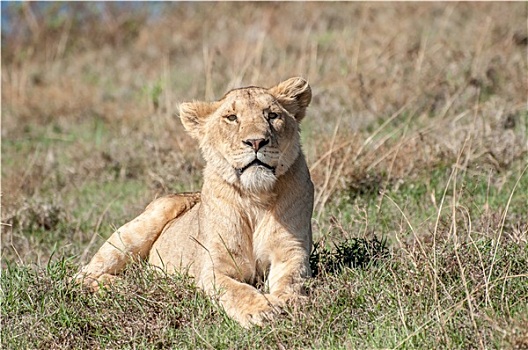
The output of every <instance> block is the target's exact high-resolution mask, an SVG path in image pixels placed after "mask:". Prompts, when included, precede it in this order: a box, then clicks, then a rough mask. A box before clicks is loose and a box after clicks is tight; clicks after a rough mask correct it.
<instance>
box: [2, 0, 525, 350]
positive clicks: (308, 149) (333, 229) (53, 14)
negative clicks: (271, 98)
mask: <svg viewBox="0 0 528 350" xmlns="http://www.w3.org/2000/svg"><path fill="white" fill-rule="evenodd" d="M156 6H157V7H150V8H147V7H145V6H143V5H139V4H127V5H122V6H121V5H112V4H104V5H98V6H94V5H93V4H90V3H76V4H69V5H68V6H66V7H62V8H61V5H58V4H52V5H50V6H49V7H47V8H44V9H42V8H39V5H38V4H36V3H22V4H11V5H10V6H8V7H7V11H10V13H9V14H10V16H11V18H12V22H11V25H12V27H11V30H10V31H9V32H8V31H6V30H3V31H2V130H1V132H2V134H1V136H2V198H1V200H2V223H3V226H2V269H3V271H5V272H4V276H6V275H7V276H10V277H9V278H11V276H26V277H23V278H22V277H20V280H21V281H22V280H24V281H25V282H24V283H28V285H29V286H33V287H38V288H37V290H36V291H35V293H36V294H31V295H29V299H31V300H34V299H35V298H36V299H38V298H40V297H43V295H45V289H46V288H44V287H42V286H39V283H40V282H42V281H44V282H43V283H48V284H50V283H51V285H52V284H53V283H58V281H61V280H62V277H60V275H61V274H67V273H69V272H71V270H72V269H73V268H74V267H75V266H71V265H68V264H66V265H65V266H62V265H60V264H59V265H60V266H62V267H60V266H59V267H57V268H58V269H59V270H60V271H59V272H57V274H58V275H57V276H58V277H57V276H55V275H53V274H52V273H50V272H49V271H48V272H47V274H44V277H42V276H40V277H36V276H37V275H32V273H30V272H28V273H26V272H23V271H26V270H25V269H26V268H27V266H28V265H31V264H36V265H37V266H40V267H44V266H48V260H50V259H51V262H52V263H53V264H57V261H60V259H61V258H63V257H67V258H71V257H74V258H73V263H72V264H73V265H77V264H78V263H80V261H79V260H81V259H80V257H84V258H86V256H89V255H90V254H92V253H93V252H94V250H95V249H96V248H97V246H98V245H99V244H101V243H102V242H103V240H104V238H105V237H106V236H107V235H108V234H109V233H110V232H111V231H112V227H115V226H119V225H121V224H122V223H123V222H124V221H125V220H127V219H130V218H131V217H133V216H134V215H135V214H136V213H138V212H139V211H140V210H141V209H142V208H143V207H144V206H145V205H146V204H147V203H148V202H149V201H150V200H151V199H152V198H154V197H155V196H157V195H160V194H163V193H167V192H171V191H182V190H187V191H189V190H197V189H199V187H200V183H201V175H200V170H201V167H202V166H203V161H202V159H201V157H200V154H199V151H198V150H197V146H196V145H195V143H194V142H193V141H192V140H191V139H190V138H189V137H188V136H187V135H185V133H184V131H183V128H182V127H181V125H180V123H179V121H178V120H177V117H176V113H177V104H178V102H181V101H186V100H192V99H213V98H217V97H220V96H222V95H223V93H224V92H225V91H227V90H229V89H231V88H233V87H238V86H244V85H253V84H257V85H263V86H270V85H272V84H274V83H276V82H278V81H280V80H282V79H284V78H287V77H290V76H294V75H302V76H304V77H306V78H308V79H309V81H310V83H311V85H312V87H313V91H314V98H313V102H312V105H311V107H310V109H309V113H308V117H307V118H306V119H305V121H304V122H303V123H304V124H303V133H302V138H303V142H304V150H305V153H306V154H307V158H308V161H309V164H310V167H311V169H310V170H311V173H312V177H313V180H314V183H315V185H316V208H315V213H314V230H315V234H316V237H317V239H318V240H319V239H323V240H324V241H325V242H327V243H328V242H334V243H336V245H337V247H341V248H343V247H346V244H347V243H346V242H348V244H349V243H350V242H363V241H362V240H366V241H367V242H368V241H369V240H371V239H372V237H374V236H376V237H379V238H386V239H387V240H388V242H389V245H390V250H391V255H390V258H387V259H388V260H387V261H386V262H385V263H383V262H382V264H381V266H377V267H376V266H374V267H371V268H369V267H367V268H365V269H352V270H346V271H348V272H345V273H342V274H338V275H333V274H330V273H329V274H328V275H324V274H323V275H321V276H319V277H318V278H317V279H315V280H314V281H312V282H311V283H312V284H313V285H312V287H313V288H312V289H311V293H312V297H313V300H314V305H313V306H312V307H308V309H307V310H304V311H303V310H297V311H296V312H297V313H296V314H295V315H296V316H295V318H297V319H300V321H299V322H293V323H288V322H287V321H285V322H284V323H282V324H280V325H278V326H277V327H276V328H273V332H275V333H273V334H275V335H274V336H273V337H272V336H271V335H269V336H264V335H263V333H258V332H257V333H254V334H252V335H251V336H248V337H249V338H248V337H246V336H245V335H242V334H241V333H237V334H238V335H237V336H235V337H234V338H233V339H225V338H223V337H222V336H219V335H218V334H217V331H216V332H215V331H214V329H215V327H216V326H217V324H216V322H215V321H212V322H210V321H207V320H206V319H204V318H203V317H201V316H200V315H199V312H200V310H204V309H203V308H205V310H206V312H211V313H213V314H214V315H216V316H214V317H217V319H216V320H217V321H218V322H220V324H221V327H224V328H222V329H231V328H232V327H233V325H232V324H230V323H229V321H228V320H227V321H226V320H225V319H223V318H222V317H223V316H222V315H219V314H218V313H217V311H214V310H215V309H214V308H211V307H210V306H208V305H207V304H204V303H207V302H206V301H204V300H203V299H200V298H201V297H198V296H196V292H195V291H193V290H191V289H188V288H187V287H186V288H187V289H186V288H183V289H182V290H181V291H180V289H179V288H177V287H175V285H174V283H173V282H172V281H167V280H163V279H162V280H160V279H159V278H154V277H151V276H150V277H149V275H146V276H143V275H141V276H139V277H138V276H136V274H135V273H134V272H132V273H131V275H132V277H130V280H131V281H139V280H141V279H142V278H143V279H146V280H149V281H150V280H153V281H155V283H154V284H153V287H152V288H154V289H155V287H156V286H159V288H165V287H167V288H168V289H171V288H173V289H174V290H175V292H174V294H171V296H168V297H166V298H164V297H163V296H162V295H160V294H159V293H158V292H157V291H150V290H149V289H148V288H147V287H145V288H146V289H145V290H143V289H142V290H141V291H140V292H138V294H139V295H140V297H138V298H136V299H134V298H135V297H132V299H134V300H135V301H134V302H135V304H134V305H135V306H134V312H133V313H132V315H137V314H141V315H147V316H148V315H152V314H156V313H157V312H158V311H159V309H158V307H159V306H160V305H165V306H166V305H173V304H174V303H177V302H178V301H177V300H179V299H178V298H179V297H180V296H178V295H179V294H178V293H180V292H181V294H182V297H183V295H185V296H186V297H188V296H189V295H191V298H193V297H192V295H194V297H195V298H198V299H196V300H198V301H197V303H196V304H194V305H195V306H197V308H196V310H193V311H191V312H190V314H181V315H180V314H175V313H166V314H162V315H160V316H159V318H158V319H156V320H155V321H156V322H158V323H155V324H154V325H149V326H146V325H139V324H138V325H136V324H133V321H132V320H128V319H127V321H126V322H127V325H126V327H125V328H126V330H124V331H123V332H122V333H121V334H120V333H119V331H118V330H117V329H114V328H112V327H110V328H108V324H111V323H114V322H117V320H116V319H115V318H112V317H113V316H111V315H110V314H108V315H106V314H105V315H95V316H94V319H93V320H92V321H91V323H90V322H88V323H86V320H87V319H89V316H88V314H85V313H82V315H81V316H82V317H81V316H80V318H79V319H73V321H72V322H74V323H75V322H78V323H75V324H76V327H77V326H78V327H80V331H79V334H82V337H84V338H83V339H84V340H83V342H82V343H80V344H81V345H79V346H80V347H91V346H93V345H94V344H109V347H119V346H124V344H128V345H133V343H130V337H131V334H134V332H136V333H138V332H139V333H140V334H143V335H145V336H146V337H147V338H145V339H151V341H152V343H154V344H161V345H159V346H160V347H167V346H170V345H174V344H180V346H179V347H182V345H181V343H178V342H181V341H182V339H186V340H187V341H188V343H187V345H188V346H195V347H208V345H211V344H213V345H216V346H215V347H247V346H249V344H262V347H275V348H277V347H279V348H280V347H281V346H282V347H286V348H296V347H297V348H299V347H305V346H308V344H311V345H310V346H311V347H320V348H328V347H344V348H358V347H363V348H364V347H400V346H401V347H409V348H423V347H424V346H425V347H427V345H438V346H439V347H443V348H453V347H465V348H467V347H477V348H492V347H503V346H505V344H507V345H508V346H511V347H513V348H519V349H521V348H523V347H525V344H526V343H527V340H526V339H527V338H526V334H525V332H524V331H523V329H525V328H526V322H527V320H526V317H524V318H523V317H520V316H519V315H520V313H522V311H523V310H525V309H522V307H521V306H520V305H519V304H518V303H517V302H516V300H520V301H523V300H524V301H526V298H527V291H526V288H525V287H522V285H523V284H522V282H525V281H526V275H525V273H526V272H525V269H523V267H522V266H523V265H522V264H523V263H524V262H526V261H527V260H528V258H527V255H526V249H525V248H527V246H526V245H527V244H528V243H527V235H528V221H527V218H526V207H528V199H527V196H526V193H525V192H526V191H525V188H526V186H527V185H528V180H527V179H528V175H527V173H526V168H525V167H526V164H527V163H528V137H527V135H528V113H527V112H526V110H527V101H526V96H527V91H528V79H527V73H526V72H527V71H528V62H527V37H528V34H527V29H526V18H527V16H528V12H527V11H528V6H527V5H526V3H507V4H505V3H423V4H419V3H402V4H394V3H386V4H383V3H331V4H326V3H248V4H245V3H236V4H234V3H222V2H221V3H214V4H205V3H197V4H195V3H167V4H158V5H156ZM153 9H155V10H156V11H157V12H156V11H155V14H154V15H153V14H152V11H153ZM149 11H151V12H150V13H149ZM350 239H357V241H353V240H352V241H350ZM90 242H91V243H92V244H90ZM339 242H345V243H343V245H342V246H340V245H339V244H341V243H339ZM87 247H88V248H87ZM354 247H355V246H354ZM354 249H356V248H354ZM83 253H86V254H83ZM367 255H368V254H367ZM334 257H335V256H334ZM13 266H14V267H13ZM52 266H57V265H52ZM9 268H10V269H12V270H13V271H15V272H8V271H11V270H9ZM515 276H517V277H515ZM2 278H3V281H2V283H3V288H5V286H6V284H7V283H15V282H12V281H14V280H11V279H9V278H7V277H6V278H4V277H2ZM13 278H14V277H13ZM17 278H18V277H17ZM15 279H16V278H15ZM10 281H11V282H10ZM4 283H6V284H4ZM167 283H169V284H170V287H169V286H167V285H166V284H167ZM335 286H338V287H337V288H334V287H335ZM18 287H20V289H21V290H23V289H24V288H26V287H27V286H26V287H23V286H22V282H20V285H18ZM13 288H15V289H16V288H17V285H16V283H15V284H14V287H13ZM42 288H44V289H42ZM62 288H64V289H62ZM68 288H70V287H68V286H66V285H64V286H62V285H61V287H60V288H59V289H58V290H59V292H58V293H59V294H60V293H66V294H67V295H70V294H68V293H70V292H71V290H70V289H68ZM156 288H157V287H156ZM523 288H524V289H523ZM380 290H385V291H386V292H380ZM119 293H122V294H123V295H125V296H123V297H122V296H121V294H118V296H116V297H115V299H111V300H106V299H104V298H102V299H95V301H90V300H91V299H89V298H88V297H86V298H85V296H83V297H79V298H80V299H79V298H77V299H76V297H73V296H71V298H73V299H68V298H70V297H68V298H66V299H68V300H70V301H68V302H66V304H62V299H61V298H62V297H60V296H58V295H57V296H54V297H53V298H55V299H53V300H55V302H57V303H58V304H59V306H60V305H62V306H60V307H63V308H65V309H64V310H66V311H65V312H66V314H68V315H69V316H68V317H74V316H72V314H73V312H71V311H72V310H76V309H78V308H82V307H83V305H84V306H85V307H86V305H88V306H89V307H94V308H96V309H97V307H102V306H105V307H109V308H110V309H113V308H114V309H115V310H119V309H120V308H122V307H125V308H126V301H127V298H128V297H126V293H127V288H124V289H122V290H120V292H119ZM145 293H146V294H148V298H147V299H148V300H149V301H148V302H147V301H145V300H143V299H142V298H145ZM176 294H178V295H176ZM61 295H62V294H61ZM120 298H121V299H120ZM376 298H379V299H380V300H379V301H377V300H376ZM15 299H16V298H15ZM22 299H24V298H22ZM10 300H11V299H10ZM24 300H25V299H24ZM156 300H157V301H156ZM151 301H152V303H151ZM156 302H159V303H160V304H159V305H158V304H156ZM337 302H338V303H337ZM377 303H384V304H382V305H383V306H380V307H378V308H377V307H376V306H375V305H377ZM30 304H31V302H29V301H28V305H30ZM123 305H124V306H123ZM182 305H183V306H182V307H190V306H192V305H193V304H192V303H191V304H185V303H184V304H182ZM200 305H201V306H200ZM204 305H205V306H204ZM4 306H5V305H4ZM4 306H3V307H4ZM15 309H16V307H14V308H13V309H9V310H10V311H9V312H8V313H7V316H8V320H7V321H5V319H4V317H5V316H6V314H5V313H4V310H6V309H2V316H3V317H2V318H3V321H2V322H3V324H4V322H7V323H6V324H7V325H8V326H9V327H11V326H12V325H13V324H12V320H10V319H9V317H10V315H20V314H21V311H16V310H15ZM88 309H89V310H92V309H90V308H88ZM162 309H163V308H162ZM17 310H18V309H17ZM350 310H352V312H353V314H352V315H350V314H348V313H349V311H350ZM413 310H414V311H415V312H414V313H413ZM512 310H513V311H512ZM41 311H42V310H41ZM44 311H46V310H44ZM28 312H29V313H28V314H27V316H26V317H27V318H25V319H24V320H25V321H23V324H31V323H32V322H35V320H38V317H39V312H38V311H35V310H32V311H28ZM304 312H306V314H305V313H304ZM347 312H348V313H347ZM70 313H71V314H70ZM25 315H26V314H25ZM310 315H311V316H310ZM99 316H100V317H99ZM219 318H220V320H219ZM59 319H61V318H59ZM61 320H62V319H61ZM24 322H26V323H24ZM175 322H176V323H175ZM39 324H40V323H39ZM87 324H89V325H91V326H90V327H93V328H83V327H88V326H87ZM320 324H328V328H325V327H323V328H320V327H319V325H320ZM351 324H352V325H353V326H354V327H353V329H351V328H350V327H351V326H350V325H351ZM375 325H378V327H377V326H375ZM312 326H313V327H314V329H316V330H317V331H314V330H313V329H311V328H310V327H312ZM36 327H37V328H38V327H41V328H38V331H39V332H44V333H46V332H48V333H50V332H51V333H53V332H56V334H58V335H60V336H59V338H57V339H63V341H62V342H61V341H60V340H57V341H55V342H54V341H53V337H51V338H49V337H48V338H46V339H47V340H46V342H44V343H38V341H37V340H27V339H26V340H27V343H25V345H26V346H27V345H28V344H30V345H31V346H30V347H57V348H60V347H68V346H70V345H71V344H72V343H71V341H72V339H73V338H72V337H75V333H68V332H65V331H64V329H66V328H67V327H65V326H60V325H59V326H52V325H42V326H36ZM53 327H56V328H53ZM105 327H106V328H105ZM142 327H143V328H142ZM156 327H157V328H156ZM196 327H202V328H203V329H204V331H203V332H201V333H200V332H198V333H200V334H201V335H200V336H201V337H202V336H203V337H204V338H200V339H201V340H190V339H194V338H192V337H196V334H197V331H196ZM75 329H76V328H75ZM140 329H141V330H140ZM167 329H178V330H182V332H181V333H178V332H179V331H177V332H175V333H171V332H169V333H166V332H167ZM296 329H297V330H299V329H301V331H297V330H296ZM102 330H106V331H108V332H110V333H112V334H114V336H115V337H114V338H112V337H110V338H105V339H106V340H105V342H103V343H98V342H99V341H101V338H98V335H97V334H99V333H98V332H101V331H102ZM141 332H143V333H141ZM185 332H188V333H185ZM291 332H293V333H295V334H307V336H306V337H305V338H302V339H298V341H297V342H296V341H295V340H292V339H290V338H291V334H290V333H291ZM332 332H334V333H335V334H334V333H332ZM523 332H524V333H523ZM182 334H183V335H182ZM191 336H192V337H191ZM3 337H5V335H4V333H3ZM61 337H62V338H61ZM148 337H150V338H148ZM182 337H183V338H182ZM260 337H261V338H260ZM24 339H25V338H24ZM123 339H125V340H126V339H128V340H129V342H128V343H127V342H126V341H125V340H123ZM286 339H287V340H286ZM202 340H203V341H202ZM2 341H4V339H3V340H2ZM32 341H35V342H32ZM157 341H158V342H159V343H156V342H157ZM222 341H224V343H222ZM123 342H124V343H123ZM11 344H14V343H11ZM21 344H22V345H24V343H20V344H19V345H21ZM141 344H147V343H141ZM189 344H192V345H189ZM222 344H223V346H221V345H222ZM226 344H229V345H227V346H226Z"/></svg>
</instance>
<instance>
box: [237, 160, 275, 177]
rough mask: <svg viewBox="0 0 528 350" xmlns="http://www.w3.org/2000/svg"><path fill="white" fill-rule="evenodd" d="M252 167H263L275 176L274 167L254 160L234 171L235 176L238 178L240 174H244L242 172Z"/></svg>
mask: <svg viewBox="0 0 528 350" xmlns="http://www.w3.org/2000/svg"><path fill="white" fill-rule="evenodd" d="M253 166H262V167H264V168H266V169H269V170H271V171H272V172H273V174H275V168H274V167H272V166H271V165H268V164H266V163H264V162H262V161H260V160H259V159H257V158H255V160H254V161H252V162H251V163H249V164H248V165H246V166H244V167H243V168H239V169H236V172H237V175H238V176H240V175H242V173H244V171H246V170H247V169H249V168H251V167H253Z"/></svg>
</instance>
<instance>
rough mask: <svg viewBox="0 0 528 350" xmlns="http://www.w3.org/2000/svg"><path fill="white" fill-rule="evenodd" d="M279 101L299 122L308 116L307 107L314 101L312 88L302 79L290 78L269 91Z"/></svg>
mask: <svg viewBox="0 0 528 350" xmlns="http://www.w3.org/2000/svg"><path fill="white" fill-rule="evenodd" d="M269 92H270V93H271V94H272V95H273V96H275V98H276V99H277V101H279V103H280V104H281V105H282V106H283V107H284V108H286V110H288V112H290V113H291V114H292V115H293V116H294V117H295V119H297V121H301V119H302V118H304V115H305V114H306V107H308V105H309V104H310V101H311V100H312V88H310V85H309V84H308V82H307V81H306V80H305V79H303V78H300V77H295V78H290V79H288V80H285V81H283V82H282V83H279V84H278V85H277V86H274V87H272V88H270V89H269Z"/></svg>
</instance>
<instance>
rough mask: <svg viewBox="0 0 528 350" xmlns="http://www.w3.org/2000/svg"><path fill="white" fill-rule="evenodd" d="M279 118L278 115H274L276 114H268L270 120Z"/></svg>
mask: <svg viewBox="0 0 528 350" xmlns="http://www.w3.org/2000/svg"><path fill="white" fill-rule="evenodd" d="M278 117H279V115H278V114H277V113H274V112H269V113H268V118H269V119H277V118H278Z"/></svg>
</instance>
